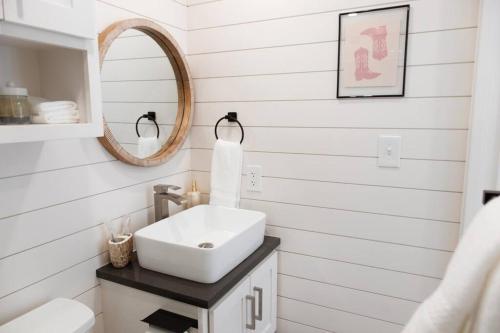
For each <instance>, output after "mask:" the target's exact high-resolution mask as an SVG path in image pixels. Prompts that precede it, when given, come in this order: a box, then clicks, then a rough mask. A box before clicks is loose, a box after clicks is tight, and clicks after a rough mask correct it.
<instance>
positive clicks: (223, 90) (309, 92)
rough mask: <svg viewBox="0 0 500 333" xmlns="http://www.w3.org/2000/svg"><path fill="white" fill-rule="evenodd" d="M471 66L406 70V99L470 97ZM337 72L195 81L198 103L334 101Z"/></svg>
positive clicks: (450, 65)
mask: <svg viewBox="0 0 500 333" xmlns="http://www.w3.org/2000/svg"><path fill="white" fill-rule="evenodd" d="M472 72H473V64H471V63H463V64H446V65H433V66H417V67H408V69H407V77H406V84H407V87H406V96H408V97H442V96H445V97H446V96H470V94H471V84H472V83H471V82H472ZM336 78H337V72H336V71H326V72H309V73H292V74H290V73H288V74H275V75H258V76H241V77H224V78H210V79H197V80H195V89H196V90H197V92H198V93H197V94H196V100H197V101H198V102H219V101H220V102H224V101H266V100H310V99H312V100H316V99H319V100H321V99H334V98H335V96H336V95H335V92H336ZM104 96H106V95H104Z"/></svg>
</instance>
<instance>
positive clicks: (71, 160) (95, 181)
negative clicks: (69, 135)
mask: <svg viewBox="0 0 500 333" xmlns="http://www.w3.org/2000/svg"><path fill="white" fill-rule="evenodd" d="M138 16H140V17H146V18H149V19H152V20H155V21H156V22H157V23H158V24H160V25H162V26H163V27H165V28H166V29H167V30H168V31H169V32H171V33H172V34H173V35H174V37H175V38H176V40H177V42H179V44H181V46H182V47H183V48H185V45H186V20H185V18H186V5H185V4H184V3H183V2H182V1H174V0H168V1H164V0H147V1H140V2H139V1H132V0H130V1H123V0H120V1H118V0H105V1H98V2H97V17H98V25H99V26H98V31H101V30H102V29H104V28H105V27H106V26H107V25H109V24H111V23H112V22H114V21H117V20H120V19H125V18H132V17H138ZM0 156H1V157H0V161H1V162H0V324H2V323H4V322H6V321H8V320H10V319H12V318H14V317H16V316H18V315H20V314H22V313H25V312H27V311H29V310H31V309H33V308H34V307H36V306H38V305H40V304H42V303H44V302H46V301H48V300H50V299H52V298H55V297H69V298H76V299H78V300H80V301H82V302H84V303H85V304H87V305H88V306H90V307H91V308H92V310H93V311H94V312H95V314H96V319H97V325H96V328H95V332H103V326H102V320H103V314H102V310H101V305H100V289H99V283H98V280H97V279H96V277H95V270H96V268H98V267H100V266H102V265H103V264H105V263H106V261H107V255H106V247H105V236H104V227H103V224H102V223H103V222H104V221H107V220H112V219H116V218H119V217H120V216H122V215H124V214H131V217H132V222H133V229H136V228H139V227H140V226H143V225H145V224H146V223H147V221H151V220H152V218H153V213H152V208H151V207H152V204H153V198H152V188H153V185H154V184H157V183H168V184H178V185H181V186H187V185H188V183H189V179H190V172H189V170H190V151H189V143H187V144H186V145H185V147H184V148H183V149H182V150H181V151H180V152H179V153H178V154H177V155H176V156H175V157H174V158H173V159H172V160H171V161H169V162H168V163H167V164H164V165H162V166H159V167H154V168H139V167H134V166H129V165H125V164H123V163H121V162H119V161H116V160H115V159H114V158H113V157H112V156H111V155H109V154H108V153H107V152H106V151H105V150H104V148H102V147H101V145H100V144H99V143H98V142H97V140H96V139H86V140H61V141H51V142H36V143H23V144H8V145H0Z"/></svg>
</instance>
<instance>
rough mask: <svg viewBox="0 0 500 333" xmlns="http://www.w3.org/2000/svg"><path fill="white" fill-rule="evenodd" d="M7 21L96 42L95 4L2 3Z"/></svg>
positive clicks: (71, 0)
mask: <svg viewBox="0 0 500 333" xmlns="http://www.w3.org/2000/svg"><path fill="white" fill-rule="evenodd" d="M3 16H4V19H5V20H6V21H9V22H14V23H18V24H23V25H28V26H31V27H36V28H41V29H46V30H51V31H56V32H61V33H65V34H69V35H73V36H78V37H84V38H95V37H96V30H95V22H96V20H95V0H3Z"/></svg>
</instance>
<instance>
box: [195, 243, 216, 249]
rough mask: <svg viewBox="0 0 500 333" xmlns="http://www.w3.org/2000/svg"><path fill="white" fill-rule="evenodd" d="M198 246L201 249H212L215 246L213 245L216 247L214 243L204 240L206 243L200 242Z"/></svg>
mask: <svg viewBox="0 0 500 333" xmlns="http://www.w3.org/2000/svg"><path fill="white" fill-rule="evenodd" d="M198 247H199V248H200V249H211V248H213V247H214V244H212V243H209V242H204V243H200V244H198Z"/></svg>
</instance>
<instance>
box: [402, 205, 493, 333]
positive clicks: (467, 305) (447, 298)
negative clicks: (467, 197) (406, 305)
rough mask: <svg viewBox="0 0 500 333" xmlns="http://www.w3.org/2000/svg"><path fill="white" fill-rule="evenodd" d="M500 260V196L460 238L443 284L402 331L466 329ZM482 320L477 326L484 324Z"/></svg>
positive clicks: (447, 332) (448, 332) (435, 332)
mask: <svg viewBox="0 0 500 333" xmlns="http://www.w3.org/2000/svg"><path fill="white" fill-rule="evenodd" d="M499 259H500V199H495V200H492V201H491V202H490V203H489V204H488V205H486V206H485V207H483V208H482V209H481V211H480V212H479V213H478V214H477V216H476V217H475V218H474V221H473V222H472V224H471V225H470V226H469V227H468V229H467V230H466V232H465V234H464V236H463V237H462V239H461V240H460V243H459V245H458V247H457V249H456V251H455V253H454V254H453V257H452V259H451V261H450V263H449V264H448V268H447V270H446V274H445V276H444V278H443V280H442V281H441V284H440V285H439V287H438V288H437V289H436V291H435V292H434V293H433V294H432V295H431V296H430V297H429V298H428V299H427V300H426V301H425V302H424V303H422V304H421V305H420V307H419V308H418V309H417V311H416V312H415V314H414V315H413V317H412V318H411V320H410V322H409V323H408V324H407V325H406V327H405V328H404V330H403V332H402V333H459V332H463V331H464V329H465V327H466V325H467V324H466V323H467V320H468V318H469V317H471V316H472V315H473V314H474V312H475V309H476V308H477V305H478V304H479V300H480V297H481V293H482V290H483V288H484V286H485V285H486V282H487V279H488V275H489V274H490V273H491V272H493V270H494V269H495V268H496V264H497V263H498V260H499ZM495 281H496V279H495ZM499 286H500V284H498V283H496V282H495V283H493V284H491V287H492V288H498V287H499ZM493 290H494V291H493V292H494V294H496V295H498V294H499V292H498V290H496V289H493ZM486 295H488V294H486ZM496 306H498V305H496ZM488 311H489V310H488ZM492 311H497V310H496V309H492ZM495 316H496V317H495V318H497V317H498V312H495ZM487 317H488V316H486V315H483V316H482V317H481V316H479V317H478V320H479V322H480V321H481V320H489V319H486V318H487ZM481 318H482V319H481ZM479 322H476V324H475V325H476V326H478V325H482V324H480V323H479ZM484 325H487V324H484ZM495 325H496V324H495ZM480 332H481V333H493V332H496V333H498V332H499V331H498V330H494V331H488V330H484V331H480Z"/></svg>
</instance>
